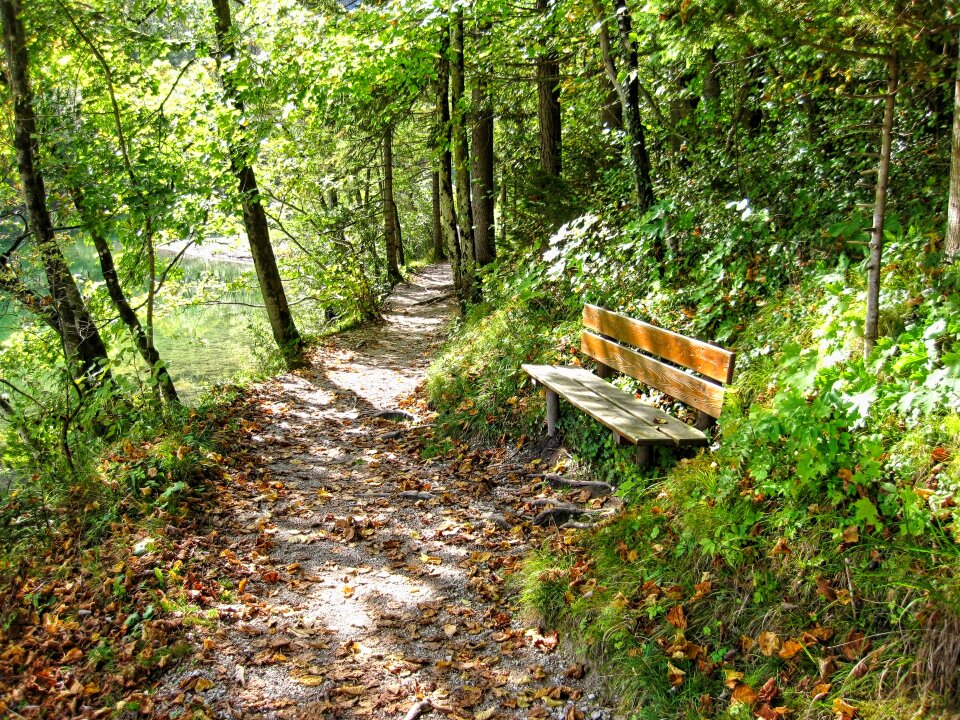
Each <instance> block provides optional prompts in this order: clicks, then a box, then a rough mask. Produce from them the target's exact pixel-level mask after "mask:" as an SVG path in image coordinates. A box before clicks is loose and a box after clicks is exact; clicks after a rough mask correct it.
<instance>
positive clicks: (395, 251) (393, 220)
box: [383, 125, 401, 283]
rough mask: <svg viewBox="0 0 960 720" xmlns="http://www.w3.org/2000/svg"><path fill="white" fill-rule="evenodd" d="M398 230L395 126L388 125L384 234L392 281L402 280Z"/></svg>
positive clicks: (385, 159)
mask: <svg viewBox="0 0 960 720" xmlns="http://www.w3.org/2000/svg"><path fill="white" fill-rule="evenodd" d="M397 230H398V223H397V206H396V205H395V204H394V202H393V126H392V125H388V126H387V128H386V129H385V130H384V131H383V235H384V238H386V246H387V278H388V279H389V280H390V282H391V283H398V282H400V280H401V275H400V267H399V264H398V261H399V258H400V250H399V241H398V237H397Z"/></svg>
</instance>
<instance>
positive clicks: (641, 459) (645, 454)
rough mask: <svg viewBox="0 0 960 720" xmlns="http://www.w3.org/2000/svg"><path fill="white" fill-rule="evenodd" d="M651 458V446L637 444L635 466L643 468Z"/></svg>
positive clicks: (648, 463)
mask: <svg viewBox="0 0 960 720" xmlns="http://www.w3.org/2000/svg"><path fill="white" fill-rule="evenodd" d="M652 459H653V448H652V447H650V446H649V445H637V466H638V467H640V468H645V467H648V466H649V465H650V461H651V460H652Z"/></svg>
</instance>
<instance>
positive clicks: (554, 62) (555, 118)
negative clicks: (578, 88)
mask: <svg viewBox="0 0 960 720" xmlns="http://www.w3.org/2000/svg"><path fill="white" fill-rule="evenodd" d="M536 9H537V12H539V13H541V14H542V15H544V16H546V14H547V11H548V0H537V5H536ZM536 77H537V101H538V102H537V108H538V110H537V118H538V120H539V123H540V169H541V170H542V171H543V172H544V173H546V174H547V175H552V176H553V177H559V176H560V171H561V167H562V162H561V158H562V144H561V125H560V61H559V59H558V58H557V53H556V52H553V51H551V52H548V53H544V54H542V55H538V56H537V61H536Z"/></svg>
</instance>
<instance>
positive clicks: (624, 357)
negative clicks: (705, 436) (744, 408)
mask: <svg viewBox="0 0 960 720" xmlns="http://www.w3.org/2000/svg"><path fill="white" fill-rule="evenodd" d="M580 347H581V349H582V350H583V352H584V353H586V354H587V355H589V356H590V357H592V358H594V359H596V360H599V361H600V362H602V363H603V364H604V365H609V366H610V367H612V368H613V369H614V370H618V371H620V372H622V373H626V374H627V375H630V376H631V377H634V378H636V379H637V380H639V381H641V382H644V383H646V384H647V385H650V386H652V387H655V388H657V389H658V390H662V391H663V392H665V393H666V394H667V395H669V396H670V397H675V398H676V399H677V400H680V401H681V402H684V403H686V404H687V405H690V406H691V407H695V408H697V409H698V410H703V412H705V413H707V415H710V416H711V417H720V409H721V408H722V407H723V395H724V389H723V387H722V386H720V385H716V384H714V383H712V382H708V381H707V380H703V379H701V378H698V377H694V376H693V375H688V374H687V373H685V372H683V371H682V370H678V369H677V368H675V367H673V366H672V365H667V364H666V363H662V362H660V361H659V360H655V359H654V358H651V357H648V356H646V355H642V354H640V353H638V352H637V351H635V350H631V349H630V348H627V347H624V346H623V345H618V344H617V343H615V342H612V341H610V340H607V339H606V338H602V337H600V336H599V335H595V334H594V333H592V332H589V331H587V330H584V331H583V333H582V334H581V341H580Z"/></svg>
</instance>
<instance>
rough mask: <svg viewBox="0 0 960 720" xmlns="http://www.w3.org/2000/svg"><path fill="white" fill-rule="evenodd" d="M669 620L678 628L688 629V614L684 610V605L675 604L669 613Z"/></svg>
mask: <svg viewBox="0 0 960 720" xmlns="http://www.w3.org/2000/svg"><path fill="white" fill-rule="evenodd" d="M667 622H668V623H670V624H671V625H673V626H674V627H675V628H677V630H686V629H687V614H686V613H685V612H684V610H683V605H674V606H673V607H672V608H670V611H669V612H668V613H667Z"/></svg>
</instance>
